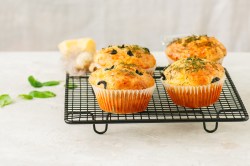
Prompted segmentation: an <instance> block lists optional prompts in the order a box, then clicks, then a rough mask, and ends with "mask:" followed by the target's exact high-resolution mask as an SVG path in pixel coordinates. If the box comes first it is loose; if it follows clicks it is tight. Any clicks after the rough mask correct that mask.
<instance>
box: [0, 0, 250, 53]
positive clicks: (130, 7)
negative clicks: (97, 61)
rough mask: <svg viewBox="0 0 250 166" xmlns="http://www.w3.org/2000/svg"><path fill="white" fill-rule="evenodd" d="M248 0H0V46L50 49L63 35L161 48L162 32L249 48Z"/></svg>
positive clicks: (102, 43)
mask: <svg viewBox="0 0 250 166" xmlns="http://www.w3.org/2000/svg"><path fill="white" fill-rule="evenodd" d="M249 27H250V1H249V0H0V51H53V50H57V44H58V43H59V42H60V41H62V40H64V39H69V38H79V37H87V36H89V37H92V38H94V39H95V40H96V42H97V47H98V48H101V47H105V46H106V45H109V44H122V43H136V44H141V45H144V46H147V47H149V48H150V49H151V50H155V51H162V50H163V46H162V45H161V41H162V40H163V38H164V36H165V35H174V34H209V35H214V36H216V37H217V38H218V39H219V40H221V41H222V42H223V43H224V44H225V46H226V47H227V48H228V50H229V51H250V44H249V43H250V32H249Z"/></svg>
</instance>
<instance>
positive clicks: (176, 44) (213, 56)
mask: <svg viewBox="0 0 250 166" xmlns="http://www.w3.org/2000/svg"><path fill="white" fill-rule="evenodd" d="M165 53H166V55H167V56H168V57H169V58H170V59H172V60H173V61H176V60H179V59H181V58H188V57H192V56H196V57H199V58H203V59H208V60H211V61H214V62H218V61H219V60H220V59H221V58H223V57H225V56H226V53H227V52H226V48H225V47H224V46H223V44H222V43H220V42H219V41H218V40H217V39H216V38H215V37H208V36H207V35H201V36H195V35H193V36H187V37H184V38H178V39H175V40H173V41H172V42H171V43H170V44H168V46H167V48H166V50H165Z"/></svg>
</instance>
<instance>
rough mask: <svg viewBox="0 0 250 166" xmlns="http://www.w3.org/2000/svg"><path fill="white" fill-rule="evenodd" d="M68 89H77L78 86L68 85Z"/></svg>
mask: <svg viewBox="0 0 250 166" xmlns="http://www.w3.org/2000/svg"><path fill="white" fill-rule="evenodd" d="M65 87H66V85H65ZM67 88H68V89H75V88H77V85H76V84H74V83H68V86H67Z"/></svg>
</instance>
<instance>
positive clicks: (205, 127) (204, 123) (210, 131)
mask: <svg viewBox="0 0 250 166" xmlns="http://www.w3.org/2000/svg"><path fill="white" fill-rule="evenodd" d="M203 128H204V130H205V131H206V132H208V133H213V132H215V131H216V130H217V129H218V122H215V126H214V129H212V130H209V129H207V126H206V122H203Z"/></svg>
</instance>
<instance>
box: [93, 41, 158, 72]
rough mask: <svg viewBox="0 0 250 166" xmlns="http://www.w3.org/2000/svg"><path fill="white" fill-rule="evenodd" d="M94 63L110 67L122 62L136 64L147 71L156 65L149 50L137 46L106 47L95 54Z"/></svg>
mask: <svg viewBox="0 0 250 166" xmlns="http://www.w3.org/2000/svg"><path fill="white" fill-rule="evenodd" d="M94 62H95V63H97V64H99V65H101V66H112V65H115V64H119V63H121V62H124V63H127V64H136V65H137V66H138V67H140V68H142V69H149V68H152V67H154V66H155V65H156V60H155V58H154V56H153V55H152V54H151V53H150V51H149V49H148V48H145V47H140V46H138V45H121V46H119V45H117V46H108V47H107V48H103V49H102V50H100V51H99V52H97V54H96V55H95V57H94Z"/></svg>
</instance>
